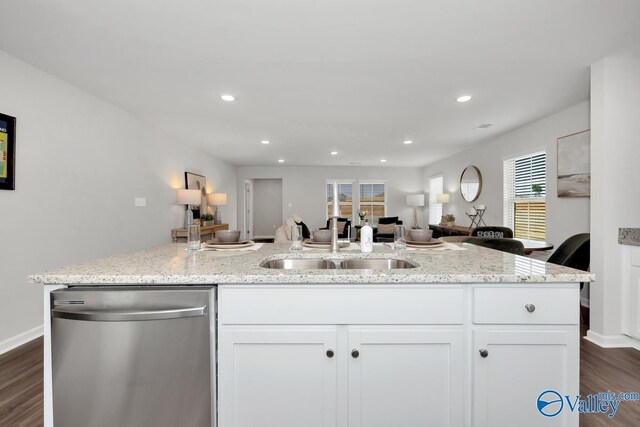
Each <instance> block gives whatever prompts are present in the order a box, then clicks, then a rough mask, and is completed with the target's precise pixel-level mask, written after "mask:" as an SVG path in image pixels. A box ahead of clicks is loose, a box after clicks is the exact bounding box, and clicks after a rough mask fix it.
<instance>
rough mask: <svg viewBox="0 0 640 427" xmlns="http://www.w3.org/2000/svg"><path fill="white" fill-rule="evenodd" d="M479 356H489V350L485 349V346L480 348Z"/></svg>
mask: <svg viewBox="0 0 640 427" xmlns="http://www.w3.org/2000/svg"><path fill="white" fill-rule="evenodd" d="M480 356H482V357H487V356H489V350H487V349H485V348H482V349H480Z"/></svg>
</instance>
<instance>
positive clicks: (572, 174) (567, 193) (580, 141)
mask: <svg viewBox="0 0 640 427" xmlns="http://www.w3.org/2000/svg"><path fill="white" fill-rule="evenodd" d="M590 146H591V132H590V131H589V130H585V131H582V132H578V133H573V134H571V135H567V136H563V137H561V138H558V197H589V196H590V195H591V152H590Z"/></svg>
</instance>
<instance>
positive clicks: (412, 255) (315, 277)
mask: <svg viewBox="0 0 640 427" xmlns="http://www.w3.org/2000/svg"><path fill="white" fill-rule="evenodd" d="M464 247H465V248H466V250H452V251H436V250H420V251H401V252H394V250H392V249H391V248H389V247H387V246H376V247H375V248H374V252H373V253H371V254H361V253H360V252H358V251H341V252H340V253H338V254H331V253H329V252H328V251H326V250H324V251H322V250H320V251H306V250H305V251H295V252H292V251H289V244H264V245H263V246H262V248H260V249H259V250H257V251H242V252H239V251H238V252H223V251H198V252H189V251H187V250H186V244H185V243H171V244H167V245H163V246H158V247H154V248H151V249H147V250H143V251H138V252H132V253H127V254H121V255H115V256H111V257H107V258H102V259H98V260H95V261H89V262H85V263H81V264H77V265H72V266H69V267H63V268H58V269H55V270H51V271H48V272H45V273H41V274H34V275H31V276H29V281H30V282H32V283H39V284H70V285H71V284H81V285H141V284H142V285H159V284H160V285H170V284H177V285H200V284H256V285H259V284H288V283H291V284H343V283H344V284H350V283H363V284H391V283H404V284H407V283H417V284H421V283H424V284H427V283H454V284H455V283H458V284H459V283H558V282H589V281H592V279H593V278H594V276H593V275H591V274H590V273H587V272H581V271H578V270H574V269H570V268H565V267H561V266H557V265H553V264H546V263H544V262H542V261H539V260H536V259H532V258H528V257H521V256H516V255H512V254H509V253H505V252H498V251H494V250H491V249H486V248H482V247H479V246H473V245H469V244H465V245H464ZM354 257H364V258H394V257H399V258H401V259H404V260H407V261H410V262H412V263H414V264H417V265H418V267H417V268H412V269H396V270H384V271H383V270H341V269H336V270H304V271H300V270H298V271H295V270H276V269H267V268H263V267H260V263H261V262H262V261H263V260H265V259H281V258H330V259H347V258H354Z"/></svg>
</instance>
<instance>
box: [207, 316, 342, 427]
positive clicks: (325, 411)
mask: <svg viewBox="0 0 640 427" xmlns="http://www.w3.org/2000/svg"><path fill="white" fill-rule="evenodd" d="M335 348H336V329H335V327H314V326H304V327H289V326H287V327H264V328H261V327H259V326H255V327H250V328H246V327H243V328H242V329H226V330H225V331H224V332H221V334H220V336H219V349H220V351H219V360H218V364H219V367H220V369H219V375H218V381H219V383H218V387H219V391H220V395H221V397H220V398H219V404H220V406H219V425H220V426H229V427H231V426H235V427H250V426H260V427H283V426H308V427H330V426H335V425H336V400H337V399H336V359H337V358H336V357H335Z"/></svg>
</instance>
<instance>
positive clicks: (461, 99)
mask: <svg viewBox="0 0 640 427" xmlns="http://www.w3.org/2000/svg"><path fill="white" fill-rule="evenodd" d="M470 99H471V95H462V96H459V97H458V98H456V101H458V102H467V101H469V100H470Z"/></svg>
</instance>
